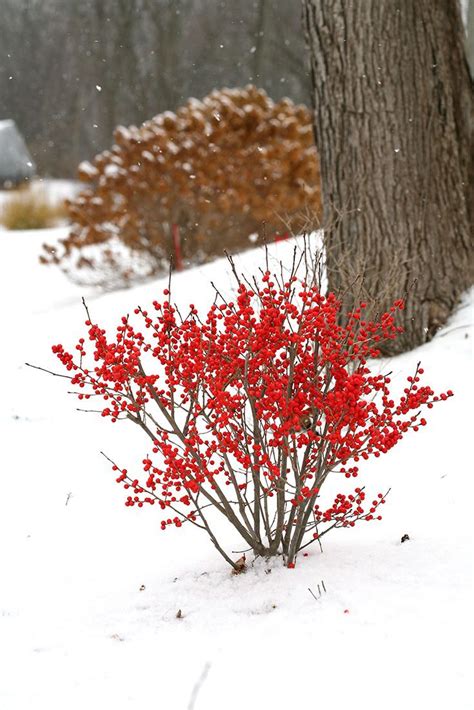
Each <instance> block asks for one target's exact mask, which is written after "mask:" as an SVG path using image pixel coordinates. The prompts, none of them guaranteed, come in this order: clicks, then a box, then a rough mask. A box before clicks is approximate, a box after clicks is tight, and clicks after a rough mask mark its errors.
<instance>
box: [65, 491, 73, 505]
mask: <svg viewBox="0 0 474 710" xmlns="http://www.w3.org/2000/svg"><path fill="white" fill-rule="evenodd" d="M71 498H72V493H68V494H67V498H66V503H65V505H67V504H68V503H69V501H70V499H71Z"/></svg>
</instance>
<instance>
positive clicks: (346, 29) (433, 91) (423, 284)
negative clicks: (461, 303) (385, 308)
mask: <svg viewBox="0 0 474 710" xmlns="http://www.w3.org/2000/svg"><path fill="white" fill-rule="evenodd" d="M303 19H304V25H305V30H306V39H307V44H308V48H309V52H310V60H311V74H312V84H313V100H314V125H315V139H316V143H317V146H318V150H319V154H320V161H321V180H322V194H323V203H324V224H325V225H326V227H327V228H326V244H327V247H328V250H327V261H328V264H327V266H328V278H329V286H330V288H331V290H334V291H336V292H338V293H344V294H345V295H344V301H345V306H347V307H350V306H351V304H352V302H353V300H357V298H358V297H362V298H364V299H366V298H371V299H372V303H374V302H375V301H378V302H379V304H380V300H382V302H383V305H386V304H387V303H388V302H390V301H393V300H396V299H397V298H400V297H404V298H405V300H406V310H405V312H404V322H403V325H404V327H405V329H406V330H405V334H404V336H403V337H401V338H400V339H399V340H397V341H396V342H395V343H394V344H393V345H392V346H391V350H390V352H391V353H395V352H399V351H400V350H407V349H410V348H413V347H415V346H417V345H419V344H421V343H423V342H425V341H427V340H429V339H430V338H431V337H432V336H433V334H434V333H435V332H436V330H437V329H438V328H439V327H440V326H441V325H442V324H443V323H444V322H445V321H446V319H447V317H448V316H449V314H450V313H451V311H452V309H453V308H454V306H455V305H456V303H457V302H458V299H459V296H460V294H461V293H462V291H463V290H464V289H466V288H467V287H468V286H470V285H471V284H472V281H473V270H472V260H471V246H472V242H471V235H472V231H471V230H472V225H473V211H474V192H473V188H474V150H473V149H474V141H473V94H472V81H471V78H470V75H469V71H468V66H467V62H466V58H465V54H464V48H463V40H464V33H463V27H462V22H461V17H460V12H459V7H458V2H457V0H416V2H415V1H414V0H303ZM361 274H363V280H362V279H361V277H360V275H361ZM362 281H363V282H362Z"/></svg>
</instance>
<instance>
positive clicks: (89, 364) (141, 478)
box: [53, 259, 452, 567]
mask: <svg viewBox="0 0 474 710" xmlns="http://www.w3.org/2000/svg"><path fill="white" fill-rule="evenodd" d="M296 262H297V260H296V259H295V260H294V262H293V267H292V268H291V269H290V270H289V271H288V273H287V274H286V275H285V274H284V272H283V270H282V274H281V275H272V274H271V272H270V270H268V269H267V270H266V271H264V272H261V274H260V275H259V277H258V278H253V279H252V280H247V279H245V278H243V277H240V276H239V275H238V273H237V271H236V270H235V268H234V275H235V278H236V289H235V298H234V299H233V300H226V299H225V297H224V296H222V295H220V294H219V292H217V291H216V297H215V300H214V303H213V304H212V305H211V307H210V308H209V311H208V312H207V314H206V315H204V316H201V315H200V314H199V312H198V310H197V308H196V307H195V306H194V305H190V306H189V310H188V311H187V313H185V314H181V313H180V311H179V310H178V309H177V307H176V306H174V305H173V304H172V300H171V296H170V292H169V289H166V290H165V291H164V292H163V293H164V299H163V300H162V301H154V302H153V304H152V307H151V308H150V309H149V310H143V309H142V308H137V309H136V310H135V312H134V314H133V316H131V317H129V316H126V317H123V318H122V319H121V321H120V323H119V325H118V327H117V329H116V332H115V333H114V334H113V335H111V336H109V335H108V334H107V333H106V331H105V330H104V329H102V328H101V327H100V326H99V325H98V324H96V323H94V322H93V321H92V320H91V319H90V317H89V318H88V320H87V321H86V326H87V328H88V334H87V338H81V339H80V340H79V342H78V344H77V345H76V349H75V352H74V354H72V353H69V352H67V351H66V350H65V349H64V347H63V346H62V345H55V346H54V347H53V352H54V353H56V355H57V356H58V358H59V359H60V361H61V362H62V364H63V365H64V366H65V368H66V369H67V370H68V371H69V375H68V376H69V377H70V378H71V383H72V384H73V385H74V386H75V387H76V388H77V396H78V397H79V399H81V400H88V399H90V398H91V397H95V398H99V400H103V407H102V405H101V407H102V409H101V414H102V416H103V417H104V418H108V419H110V420H111V421H112V422H121V421H122V420H128V421H129V422H132V423H133V424H135V425H136V426H138V427H140V428H141V429H142V430H143V434H144V436H145V437H147V438H148V440H149V442H150V443H149V447H150V451H151V453H150V455H146V456H144V457H143V458H142V459H141V461H140V463H139V464H138V465H137V469H136V470H134V471H128V470H126V469H124V468H121V467H120V465H118V464H117V463H115V462H113V460H112V459H110V461H111V463H112V464H113V470H114V471H115V473H116V475H117V482H118V483H120V484H122V485H123V486H124V488H125V489H126V505H127V506H138V507H143V506H145V505H152V506H153V505H154V506H156V507H157V508H158V509H159V511H160V513H161V515H162V521H161V527H162V529H163V530H164V529H166V528H168V527H169V526H176V527H181V526H182V525H183V524H190V525H194V526H196V527H198V528H201V529H202V530H204V531H205V532H206V533H207V534H208V535H209V537H210V539H211V540H212V542H213V543H214V545H215V547H216V548H217V550H218V551H219V552H220V553H221V554H222V555H223V557H224V558H225V559H226V560H227V562H228V563H229V564H230V565H232V566H233V567H235V566H236V563H235V562H234V561H233V560H232V558H231V557H230V556H229V553H228V552H226V551H225V549H224V547H223V546H222V545H221V543H220V541H219V540H218V539H217V536H216V534H215V532H214V530H213V527H212V525H213V520H215V515H222V516H224V518H226V519H227V521H228V522H229V523H230V524H231V525H232V526H233V527H234V528H235V530H236V531H237V532H238V533H239V534H240V536H241V537H242V538H243V541H244V542H245V544H246V546H247V547H248V548H249V549H251V550H252V551H253V552H254V553H255V554H256V555H259V556H273V555H278V554H281V555H283V558H284V560H285V563H286V564H287V566H288V567H293V566H294V565H295V561H296V558H297V555H298V553H299V552H300V551H301V550H302V549H303V548H305V547H306V546H308V545H310V544H312V543H314V542H316V541H317V540H320V539H321V538H322V537H323V536H324V535H325V534H326V533H327V532H328V531H329V530H331V529H333V528H341V527H342V528H347V527H353V526H354V525H355V524H356V523H357V522H358V521H371V520H376V519H378V520H380V519H381V515H380V506H381V505H382V504H383V503H384V502H385V493H382V492H379V493H377V494H375V495H372V496H370V499H367V498H366V493H365V489H364V487H362V486H357V480H356V479H357V477H358V475H359V469H360V467H361V464H363V463H364V462H365V461H366V460H367V459H369V458H370V457H379V456H381V455H382V454H385V453H387V452H388V451H389V450H390V449H391V448H392V447H393V446H395V445H396V444H397V443H398V442H399V441H400V440H401V439H402V438H403V436H404V435H405V434H406V433H407V432H408V431H409V430H413V431H415V432H416V431H418V430H419V428H420V427H423V426H424V425H425V424H426V421H425V419H424V418H423V417H422V416H421V412H422V410H423V408H428V409H429V408H431V407H432V406H433V403H434V402H437V401H439V400H445V399H447V398H448V397H450V396H451V395H452V392H451V391H447V392H446V393H443V394H440V395H439V396H436V395H435V394H434V392H433V390H432V389H431V388H430V387H429V386H427V385H422V384H420V381H421V377H422V375H423V369H422V368H421V367H420V366H419V365H418V366H417V368H416V371H415V372H414V373H413V375H412V376H409V377H408V378H407V385H406V387H405V389H404V391H403V394H402V395H401V397H400V398H398V399H397V401H395V399H394V398H393V397H392V395H391V393H390V377H389V374H382V373H378V374H374V371H373V369H372V370H371V368H370V367H369V365H368V359H372V358H377V357H378V356H379V354H380V345H381V343H383V342H385V341H387V340H391V339H394V338H396V337H397V335H398V333H400V332H401V330H402V329H401V327H400V326H398V325H397V324H396V313H397V311H399V310H402V309H403V302H402V301H397V302H395V303H394V304H393V306H392V307H391V308H390V309H389V310H388V311H387V312H386V313H383V314H382V315H381V316H380V317H379V318H378V319H377V320H375V321H373V322H368V321H366V320H365V319H364V309H365V307H366V306H365V304H364V303H361V304H360V306H359V307H357V308H356V309H355V310H353V311H352V312H351V313H349V314H346V324H345V325H340V322H341V321H340V301H339V300H338V298H336V296H335V295H334V294H332V293H328V294H326V295H324V294H323V293H322V292H321V289H320V287H319V285H318V282H317V279H316V278H315V277H314V272H313V271H311V269H309V270H308V269H307V270H306V275H305V277H304V278H303V279H300V278H299V277H298V275H297V274H298V273H299V272H298V264H297V263H296ZM329 475H331V477H337V478H340V481H341V489H344V491H345V492H340V493H339V494H337V495H336V497H335V498H334V500H333V501H332V502H331V503H330V504H326V505H322V501H321V499H320V496H321V490H322V488H323V485H324V483H325V481H326V479H327V478H328V476H329ZM210 513H212V515H210Z"/></svg>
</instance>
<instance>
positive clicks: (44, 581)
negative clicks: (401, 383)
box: [0, 230, 474, 710]
mask: <svg viewBox="0 0 474 710" xmlns="http://www.w3.org/2000/svg"><path fill="white" fill-rule="evenodd" d="M62 234H63V232H62V231H61V230H49V231H48V233H45V232H44V231H43V232H28V233H27V232H15V233H9V232H6V231H3V232H1V233H0V284H1V289H2V299H1V303H2V306H3V308H2V348H1V354H0V358H1V372H2V373H3V376H4V381H3V385H2V388H1V402H2V403H1V410H0V422H1V442H2V443H1V449H0V451H1V469H0V708H1V709H2V710H30V709H31V710H43V709H44V710H64V709H67V710H79V709H81V710H83V708H84V707H88V708H91V710H93V709H95V708H115V709H116V710H122V709H127V710H128V709H132V708H133V709H137V708H141V709H143V710H148V709H150V708H156V709H157V710H161V709H163V710H164V709H165V708H166V710H187V709H188V708H194V710H221V709H225V710H241V709H242V708H248V709H249V710H254V709H257V708H258V709H259V710H263V709H264V708H272V709H273V710H280V709H283V708H289V707H299V708H308V709H309V708H328V709H335V710H338V709H339V708H346V707H347V708H352V710H362V709H364V710H375V708H377V709H379V708H383V709H384V710H391V709H392V708H393V709H395V708H397V709H398V708H400V707H401V708H404V709H405V710H411V709H412V708H413V709H414V708H417V709H422V708H423V709H424V708H426V709H427V710H438V709H439V710H448V709H451V708H453V709H455V710H462V709H464V708H466V709H467V708H472V694H471V689H472V688H471V686H472V680H471V676H472V661H471V658H470V656H471V653H472V631H473V629H472V620H473V619H472V591H473V590H472V586H473V585H472V561H471V557H472V542H473V539H472V521H471V516H472V513H471V510H470V505H471V501H472V493H473V485H472V402H473V391H472V376H471V368H472V362H473V358H472V354H473V351H472V343H473V335H474V334H473V329H472V322H473V308H472V297H470V296H469V297H466V299H465V301H464V303H463V306H462V307H461V308H460V309H459V311H458V312H457V313H456V314H455V315H454V316H453V319H452V321H451V322H450V324H449V325H448V326H447V327H446V328H445V329H444V330H443V331H441V332H440V333H439V334H438V335H437V336H436V338H435V339H434V340H433V341H432V342H431V343H430V344H428V345H426V346H424V347H421V348H419V349H418V350H416V351H414V352H411V353H408V354H406V355H403V356H401V357H398V358H396V359H394V360H393V361H392V362H391V363H390V369H392V370H393V376H392V379H393V380H395V379H396V375H397V373H407V374H408V373H409V371H411V370H413V369H414V365H415V363H416V362H417V361H418V360H420V359H421V360H422V362H423V366H424V368H425V372H426V375H425V378H426V382H427V383H429V384H430V385H431V386H433V388H434V389H435V390H439V391H445V390H446V389H449V388H451V389H453V390H454V392H455V397H453V398H452V399H450V400H448V401H447V402H445V403H440V404H439V406H437V407H435V408H434V409H433V410H431V411H430V412H428V415H427V416H426V418H427V419H428V426H427V427H426V428H425V429H423V430H422V431H420V432H419V433H418V434H412V436H407V437H406V439H405V440H404V441H403V442H402V443H401V444H400V445H399V446H398V447H396V448H395V449H394V450H393V451H392V452H391V453H389V454H388V455H387V456H385V457H382V458H381V459H379V460H378V461H374V462H371V463H370V465H367V466H366V468H365V471H366V475H365V477H364V480H363V482H364V483H365V484H366V485H367V486H368V488H369V490H370V488H371V487H372V488H373V489H374V490H377V491H378V490H384V489H385V487H389V486H391V489H392V491H391V493H390V496H389V497H388V500H387V504H386V505H385V506H384V511H383V512H384V519H383V521H381V522H377V523H361V524H360V525H359V526H358V527H357V526H356V527H355V528H354V529H353V530H350V531H346V530H341V531H335V532H334V533H333V534H330V535H328V536H327V537H325V538H324V551H323V553H321V552H320V551H319V549H317V548H314V549H313V548H312V547H310V548H309V550H311V552H310V553H309V555H308V557H304V558H303V557H300V558H299V560H298V565H297V567H296V568H295V569H293V570H289V569H286V568H283V567H281V566H280V565H278V564H275V563H273V564H271V565H268V564H265V563H264V562H262V561H260V562H258V563H257V564H255V566H254V567H251V568H250V569H249V571H248V572H247V574H245V575H240V576H232V575H230V574H229V569H228V568H227V567H225V565H224V563H223V561H222V559H221V558H220V557H219V555H217V553H216V552H215V550H214V549H213V547H212V545H211V544H210V543H209V541H208V540H207V539H206V537H205V536H204V535H201V536H199V535H198V534H196V531H195V529H191V528H189V529H186V527H187V526H184V527H183V528H181V529H179V530H178V529H173V530H168V531H166V532H165V533H163V532H161V531H160V529H159V515H158V514H157V511H156V510H155V509H154V508H151V507H148V508H143V509H128V508H125V507H124V505H123V501H124V491H123V490H122V489H121V488H120V487H119V486H118V485H117V484H116V483H115V480H114V476H113V474H112V472H111V471H110V468H109V465H108V464H107V462H106V461H105V460H104V459H103V458H102V457H101V456H100V455H99V451H101V450H104V451H106V452H107V453H108V454H110V455H113V456H114V457H115V458H117V459H118V460H120V462H123V464H124V465H127V464H128V463H129V464H132V463H133V462H134V461H137V460H138V461H139V460H140V459H141V457H142V455H143V453H145V448H146V444H145V443H144V442H143V441H142V439H141V437H140V435H139V432H136V431H134V430H133V428H131V427H130V426H129V425H127V423H124V424H121V425H111V424H110V423H109V422H106V421H104V420H102V419H101V418H100V417H99V418H96V416H95V415H93V414H83V413H79V412H77V411H76V410H75V408H76V406H77V401H76V400H75V399H73V398H68V397H67V395H66V390H67V383H66V382H65V381H64V380H63V379H61V378H54V377H51V376H48V375H46V374H43V373H41V372H38V371H36V370H32V369H30V368H28V367H26V366H25V364H24V363H25V361H26V362H30V363H34V364H37V365H42V366H44V367H51V368H54V369H56V370H58V366H57V364H56V362H55V360H54V358H53V356H52V355H51V353H50V347H51V345H52V344H53V343H57V342H62V343H63V344H64V345H72V344H73V343H74V342H75V340H76V338H77V337H78V336H79V334H81V333H82V331H83V325H82V323H83V320H84V313H83V309H82V306H81V303H80V297H81V296H82V295H85V296H87V299H88V304H89V307H90V310H91V312H92V314H93V316H94V318H95V319H97V320H98V321H99V322H104V323H105V324H108V325H114V324H115V323H116V321H117V320H118V319H119V316H120V315H122V313H127V312H129V311H130V310H131V309H132V308H133V307H134V306H135V305H137V304H138V303H140V304H143V305H145V304H147V303H149V302H151V301H152V300H153V299H154V298H156V297H159V296H160V295H161V291H162V288H163V283H160V282H155V283H151V284H147V285H144V286H141V287H138V288H135V289H133V290H126V291H122V292H116V293H113V294H107V295H99V294H97V293H94V292H92V291H91V292H89V293H88V292H84V290H83V289H80V288H79V287H77V286H74V285H73V284H71V283H69V282H68V281H67V280H66V278H65V277H64V276H63V274H62V273H61V272H60V271H59V270H56V269H54V268H52V267H44V266H41V265H40V264H39V263H38V261H37V257H38V253H39V251H40V247H41V244H42V243H43V242H45V241H47V242H49V243H51V242H52V241H54V240H55V239H56V238H58V237H59V236H61V235H62ZM288 249H291V244H289V243H288V244H279V245H276V246H275V247H274V248H273V252H272V254H273V256H274V257H275V258H284V257H285V255H286V254H287V253H288ZM261 258H262V256H261V252H259V251H254V252H249V253H247V254H245V255H243V256H241V257H240V258H239V259H238V263H239V265H240V267H241V268H243V269H247V270H251V269H252V267H254V266H257V265H259V263H260V260H261ZM228 271H229V269H228V267H227V265H226V263H225V262H217V263H215V264H211V265H208V266H206V267H202V268H198V269H194V270H192V271H187V272H185V273H182V274H179V275H177V276H176V277H175V279H174V285H173V292H174V296H175V298H176V300H177V301H178V302H180V303H183V304H187V303H189V302H190V301H192V302H194V303H196V304H201V306H202V307H206V306H207V304H208V299H209V298H210V294H211V288H210V286H209V285H208V282H209V281H210V280H211V279H212V280H214V281H215V282H216V284H217V285H219V287H220V288H221V289H226V288H228V287H229V281H230V280H229V274H228ZM144 447H145V448H144ZM404 534H408V535H409V537H410V540H409V541H407V542H405V543H403V544H402V543H401V542H400V540H401V537H402V536H403V535H404ZM228 535H229V537H228V539H227V542H229V544H231V545H234V544H235V545H236V546H238V545H240V544H241V543H239V542H238V541H237V540H235V542H234V540H233V538H232V534H231V533H228ZM231 549H240V548H239V547H231ZM268 569H271V573H268V572H267V570H268ZM322 582H324V587H325V589H326V592H325V593H324V591H323V589H322ZM318 585H319V587H320V591H321V597H320V598H319V599H317V600H315V598H314V597H313V596H312V594H311V593H310V591H309V589H311V590H312V591H313V593H314V594H315V595H316V596H318ZM179 609H181V612H182V618H177V616H176V614H177V611H178V610H179Z"/></svg>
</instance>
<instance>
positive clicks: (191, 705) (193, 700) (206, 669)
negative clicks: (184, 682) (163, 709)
mask: <svg viewBox="0 0 474 710" xmlns="http://www.w3.org/2000/svg"><path fill="white" fill-rule="evenodd" d="M210 667H211V664H210V663H209V661H208V662H207V663H206V664H205V665H204V668H203V670H202V673H201V675H200V676H199V678H198V680H197V682H196V684H195V686H194V688H193V692H192V693H191V699H190V700H189V705H188V710H194V706H195V705H196V700H197V696H198V693H199V691H200V690H201V687H202V685H203V683H204V681H205V680H206V677H207V674H208V673H209V669H210Z"/></svg>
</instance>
